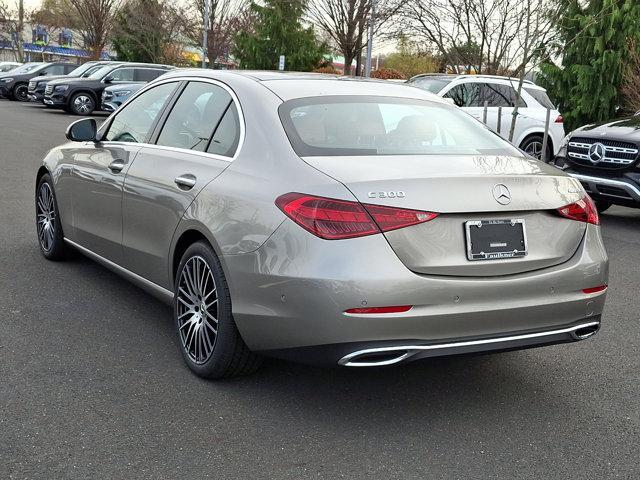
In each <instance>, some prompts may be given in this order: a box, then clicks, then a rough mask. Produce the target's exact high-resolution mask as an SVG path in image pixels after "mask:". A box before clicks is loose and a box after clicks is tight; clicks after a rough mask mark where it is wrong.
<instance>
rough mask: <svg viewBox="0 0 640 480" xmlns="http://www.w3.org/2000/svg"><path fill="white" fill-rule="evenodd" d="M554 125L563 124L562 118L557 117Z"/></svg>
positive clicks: (560, 116)
mask: <svg viewBox="0 0 640 480" xmlns="http://www.w3.org/2000/svg"><path fill="white" fill-rule="evenodd" d="M554 123H564V118H562V115H558V116H557V117H556V119H555V122H554Z"/></svg>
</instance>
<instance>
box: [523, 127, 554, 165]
mask: <svg viewBox="0 0 640 480" xmlns="http://www.w3.org/2000/svg"><path fill="white" fill-rule="evenodd" d="M543 141H544V138H543V136H542V135H538V134H536V135H530V136H528V137H527V138H525V139H524V141H523V142H522V143H521V144H520V150H524V151H525V152H526V153H528V154H529V155H531V156H532V157H534V158H537V159H538V160H543V159H542V143H543ZM544 160H546V162H547V163H548V162H551V161H552V160H553V149H552V148H551V143H550V141H549V139H547V155H546V159H544Z"/></svg>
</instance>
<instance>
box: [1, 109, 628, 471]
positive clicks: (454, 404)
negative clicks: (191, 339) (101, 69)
mask: <svg viewBox="0 0 640 480" xmlns="http://www.w3.org/2000/svg"><path fill="white" fill-rule="evenodd" d="M72 120H73V117H70V116H68V115H66V114H63V113H61V112H58V111H47V110H45V109H44V108H41V107H39V106H37V105H25V104H17V103H14V102H9V101H6V100H0V168H1V170H0V220H1V227H0V279H1V280H0V318H1V319H2V322H1V324H0V408H1V411H0V479H5V478H9V479H14V478H15V479H34V478H38V479H39V478H42V479H58V478H64V479H66V478H78V479H87V478H96V479H109V478H114V479H124V478H127V479H134V478H135V479H137V478H150V479H151V478H153V479H174V478H185V479H187V478H189V479H191V478H215V479H254V478H255V479H266V478H269V479H304V478H327V479H335V478H347V479H372V478H376V479H378V478H380V479H396V478H402V479H414V478H415V479H427V478H428V479H471V478H473V479H493V478H496V479H516V478H517V479H520V478H522V479H568V478H571V479H574V478H575V479H592V478H593V479H603V478H624V479H637V478H640V446H639V443H640V324H639V323H640V322H639V321H638V310H639V309H638V306H640V294H639V290H640V289H639V285H640V210H632V209H626V208H621V207H614V208H612V209H611V210H610V211H609V212H608V213H607V214H605V215H604V216H603V222H602V223H603V227H602V228H603V235H604V238H605V243H606V246H607V249H608V252H609V255H610V259H611V279H610V289H609V295H608V300H607V306H606V308H605V313H604V316H603V321H604V323H603V328H602V330H601V331H600V333H599V334H598V335H597V336H595V337H594V338H593V339H590V340H587V341H585V342H581V343H577V344H570V345H561V346H553V347H546V348H540V349H535V350H528V351H519V352H510V353H501V354H495V355H482V356H473V357H457V358H448V359H435V360H426V361H422V362H416V363H413V364H410V365H408V366H406V367H401V368H389V369H380V370H364V369H356V370H344V369H343V370H339V369H319V368H312V367H306V366H301V365H296V364H292V363H286V362H281V361H268V362H267V363H266V364H265V366H264V367H263V368H262V369H261V370H260V371H259V372H258V373H257V374H255V375H253V376H249V377H244V378H239V379H233V380H228V381H223V382H207V381H203V380H201V379H199V378H197V377H195V376H194V375H192V374H191V373H190V372H189V370H188V369H187V367H186V366H185V365H184V364H183V361H182V358H181V356H180V352H179V350H178V346H177V339H176V338H175V336H174V333H173V326H172V322H171V318H170V311H169V309H168V308H167V307H166V306H164V305H163V304H161V303H159V302H158V301H156V300H155V299H154V298H152V297H150V296H148V295H147V294H145V293H144V292H142V291H141V290H139V289H137V288H136V287H134V286H132V285H130V284H129V283H127V282H125V281H123V280H121V279H120V278H119V277H118V276H116V275H115V274H113V273H111V272H109V271H108V270H106V269H104V268H102V267H101V266H98V265H97V264H95V263H93V262H91V261H89V260H87V259H85V258H84V257H82V256H79V255H78V256H77V257H76V258H73V259H71V260H69V261H66V262H63V263H51V262H47V261H45V260H44V259H43V258H42V257H41V255H40V253H39V251H38V246H37V243H36V234H35V224H34V219H33V216H34V207H33V191H34V188H35V185H34V177H35V173H36V170H37V167H38V166H39V164H40V161H41V159H42V157H43V155H44V154H45V153H46V151H47V150H48V149H49V148H51V147H52V146H54V145H56V144H58V143H62V142H63V141H64V130H65V128H66V126H67V124H68V123H70V122H71V121H72Z"/></svg>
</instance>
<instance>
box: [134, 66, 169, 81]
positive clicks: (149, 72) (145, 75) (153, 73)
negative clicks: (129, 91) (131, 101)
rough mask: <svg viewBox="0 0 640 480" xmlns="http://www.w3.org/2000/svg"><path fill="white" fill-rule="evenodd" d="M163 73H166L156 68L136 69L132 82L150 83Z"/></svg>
mask: <svg viewBox="0 0 640 480" xmlns="http://www.w3.org/2000/svg"><path fill="white" fill-rule="evenodd" d="M163 73H167V70H161V69H158V68H136V70H135V73H134V76H133V81H134V82H150V81H152V80H155V79H156V78H158V77H159V76H160V75H162V74H163Z"/></svg>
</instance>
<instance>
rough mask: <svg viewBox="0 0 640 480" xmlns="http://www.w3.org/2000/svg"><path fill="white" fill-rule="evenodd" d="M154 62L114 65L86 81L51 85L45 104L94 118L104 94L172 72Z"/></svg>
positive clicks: (47, 89) (49, 84) (63, 81)
mask: <svg viewBox="0 0 640 480" xmlns="http://www.w3.org/2000/svg"><path fill="white" fill-rule="evenodd" d="M172 68H174V67H170V66H167V65H156V64H151V63H126V62H125V63H112V64H109V65H105V66H103V67H101V68H99V69H98V70H96V71H95V72H93V73H92V74H91V75H89V76H88V77H86V78H65V79H59V80H53V81H51V82H48V83H47V87H46V89H45V92H44V103H45V105H48V106H51V107H58V108H63V109H65V110H66V111H67V112H69V113H75V114H76V115H91V113H93V111H94V110H96V109H97V108H99V106H100V98H101V96H102V91H103V90H104V89H105V88H106V87H107V86H109V85H114V84H118V83H134V82H150V81H151V80H155V79H156V78H158V77H159V76H160V75H162V74H163V73H166V72H167V71H169V70H170V69H172Z"/></svg>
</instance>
